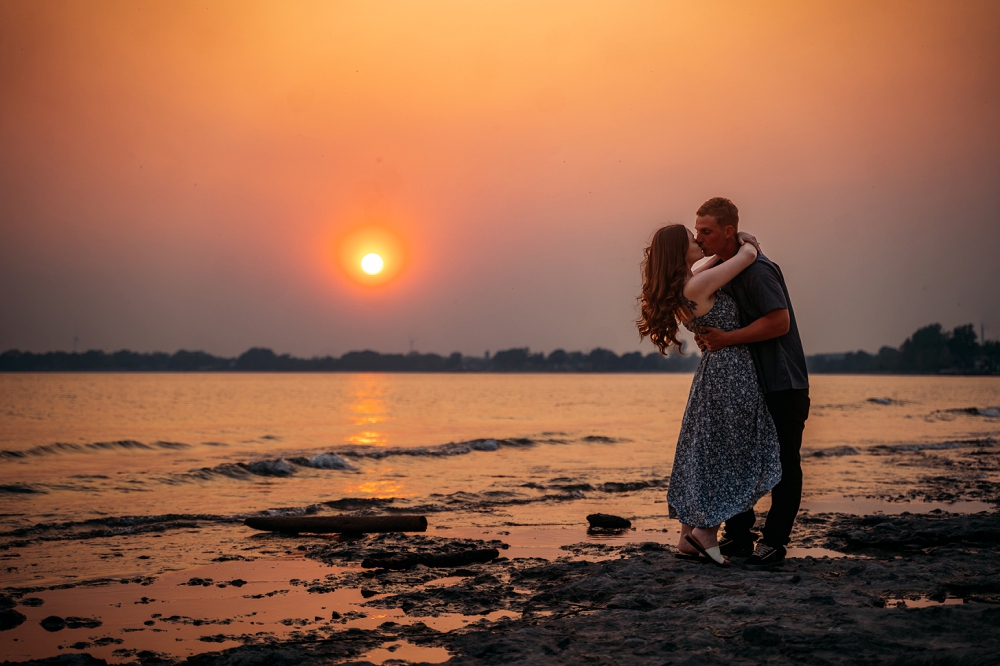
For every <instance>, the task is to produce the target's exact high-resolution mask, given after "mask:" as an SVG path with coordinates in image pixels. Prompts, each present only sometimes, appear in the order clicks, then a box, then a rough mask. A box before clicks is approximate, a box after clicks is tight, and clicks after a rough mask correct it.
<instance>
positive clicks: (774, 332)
mask: <svg viewBox="0 0 1000 666" xmlns="http://www.w3.org/2000/svg"><path fill="white" fill-rule="evenodd" d="M791 323H792V322H791V318H790V317H789V316H788V309H787V308H778V309H776V310H771V311H770V312H768V313H767V314H766V315H764V316H763V317H761V318H760V319H755V320H754V321H752V322H751V323H749V324H747V325H746V326H744V327H743V328H737V329H736V330H735V331H723V330H722V329H721V328H714V327H712V326H705V327H704V328H703V329H702V331H701V333H700V334H698V336H696V339H697V342H698V346H699V347H700V348H701V350H702V351H719V350H720V349H724V348H725V347H732V346H733V345H745V344H749V343H751V342H763V341H764V340H770V339H771V338H777V337H779V336H782V335H784V334H785V333H788V329H789V328H790V327H791Z"/></svg>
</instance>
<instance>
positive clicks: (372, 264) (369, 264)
mask: <svg viewBox="0 0 1000 666" xmlns="http://www.w3.org/2000/svg"><path fill="white" fill-rule="evenodd" d="M383 266H385V262H384V261H382V257H381V256H379V255H378V254H376V253H375V252H369V253H368V254H366V255H365V256H363V257H361V270H363V271H364V272H365V273H367V274H368V275H378V274H379V273H381V272H382V267H383Z"/></svg>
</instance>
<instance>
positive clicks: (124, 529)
mask: <svg viewBox="0 0 1000 666" xmlns="http://www.w3.org/2000/svg"><path fill="white" fill-rule="evenodd" d="M553 481H555V483H552V482H550V485H549V486H548V488H544V489H543V492H542V493H540V494H537V495H536V494H526V493H524V492H521V491H519V490H516V489H514V490H486V491H483V492H480V493H472V492H466V491H457V492H454V493H450V494H440V493H434V494H431V495H429V496H426V497H425V498H424V499H423V500H422V501H421V500H419V499H418V500H413V499H410V498H405V499H404V498H393V497H388V498H369V497H345V498H342V499H339V500H331V501H326V502H319V503H315V504H309V505H306V506H298V507H278V508H272V509H265V510H262V511H255V512H248V513H239V514H232V515H225V514H211V513H168V514H157V515H149V516H110V517H101V518H90V519H85V520H76V521H65V522H51V523H36V524H34V525H31V526H28V527H20V528H15V529H12V530H8V531H5V532H0V539H3V542H2V543H0V550H8V549H10V548H18V547H22V546H26V545H28V544H30V543H33V542H49V541H77V540H88V539H101V538H111V537H121V536H126V535H137V534H156V533H162V532H167V531H170V530H179V529H199V528H201V527H204V526H205V525H206V524H227V523H228V524H235V523H241V522H242V521H243V520H245V519H246V518H249V517H252V516H267V517H274V516H307V515H314V514H321V513H327V512H332V513H346V514H356V515H366V514H375V513H420V514H427V513H443V512H457V511H468V512H473V513H484V512H490V511H492V510H494V509H498V508H503V507H506V506H517V505H525V504H536V503H545V502H570V501H575V500H581V499H585V498H586V497H587V493H627V492H636V491H642V490H647V489H652V488H664V487H666V486H667V484H668V479H666V478H651V479H640V480H634V481H607V482H604V483H597V484H586V483H583V484H573V483H563V482H561V481H564V480H563V479H554V480H553ZM566 481H568V480H566ZM535 489H538V487H535Z"/></svg>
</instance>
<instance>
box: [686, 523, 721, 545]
mask: <svg viewBox="0 0 1000 666" xmlns="http://www.w3.org/2000/svg"><path fill="white" fill-rule="evenodd" d="M691 531H692V532H693V533H694V534H693V536H694V538H695V539H697V540H698V543H700V544H701V545H702V546H704V547H705V548H714V547H715V546H718V545H719V526H718V525H716V526H715V527H695V528H691ZM681 538H682V539H683V538H684V537H683V535H682V536H681Z"/></svg>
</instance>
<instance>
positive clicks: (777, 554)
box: [743, 541, 785, 571]
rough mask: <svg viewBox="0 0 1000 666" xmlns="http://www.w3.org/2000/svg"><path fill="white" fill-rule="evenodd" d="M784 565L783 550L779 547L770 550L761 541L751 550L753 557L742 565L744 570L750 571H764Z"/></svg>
mask: <svg viewBox="0 0 1000 666" xmlns="http://www.w3.org/2000/svg"><path fill="white" fill-rule="evenodd" d="M784 563H785V549H784V548H782V547H781V546H779V547H777V548H772V547H771V546H768V545H767V544H766V543H764V542H763V541H761V542H760V543H758V544H757V547H756V548H754V550H753V555H751V556H750V557H748V558H747V561H746V562H744V563H743V568H744V569H749V570H751V571H766V570H768V569H773V568H775V567H778V566H781V565H782V564H784Z"/></svg>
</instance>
